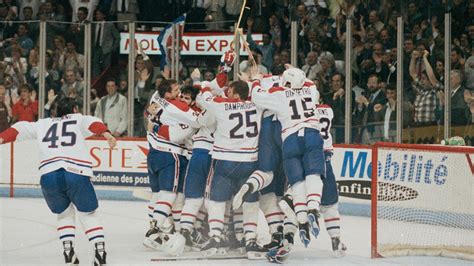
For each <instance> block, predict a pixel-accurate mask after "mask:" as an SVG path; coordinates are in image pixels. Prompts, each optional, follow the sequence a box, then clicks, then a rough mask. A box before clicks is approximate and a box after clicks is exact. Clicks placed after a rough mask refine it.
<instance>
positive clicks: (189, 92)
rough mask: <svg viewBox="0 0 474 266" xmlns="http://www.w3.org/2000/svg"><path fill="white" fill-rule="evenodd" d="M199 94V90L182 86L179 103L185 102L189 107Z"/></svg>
mask: <svg viewBox="0 0 474 266" xmlns="http://www.w3.org/2000/svg"><path fill="white" fill-rule="evenodd" d="M198 93H199V89H197V88H194V87H192V86H184V87H182V88H181V95H180V98H181V101H183V102H186V103H187V104H188V105H189V106H192V105H193V104H194V102H195V101H196V96H197V95H198Z"/></svg>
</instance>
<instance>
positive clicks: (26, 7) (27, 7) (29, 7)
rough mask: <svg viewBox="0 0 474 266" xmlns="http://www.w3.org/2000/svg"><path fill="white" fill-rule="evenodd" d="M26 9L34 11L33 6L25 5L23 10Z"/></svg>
mask: <svg viewBox="0 0 474 266" xmlns="http://www.w3.org/2000/svg"><path fill="white" fill-rule="evenodd" d="M26 9H30V10H31V11H33V8H32V7H31V6H25V7H23V11H25V10H26Z"/></svg>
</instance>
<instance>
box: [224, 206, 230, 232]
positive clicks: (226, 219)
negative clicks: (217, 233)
mask: <svg viewBox="0 0 474 266" xmlns="http://www.w3.org/2000/svg"><path fill="white" fill-rule="evenodd" d="M231 209H232V207H231V203H230V201H228V202H226V204H225V214H224V231H226V232H227V231H229V224H230V215H231V214H230V211H231Z"/></svg>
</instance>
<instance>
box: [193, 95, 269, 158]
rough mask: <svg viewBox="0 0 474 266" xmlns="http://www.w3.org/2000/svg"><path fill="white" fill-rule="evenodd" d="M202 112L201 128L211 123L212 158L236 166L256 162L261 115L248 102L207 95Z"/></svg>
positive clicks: (259, 111) (254, 106) (260, 112)
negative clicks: (213, 125)
mask: <svg viewBox="0 0 474 266" xmlns="http://www.w3.org/2000/svg"><path fill="white" fill-rule="evenodd" d="M205 101H206V103H203V104H202V106H203V107H205V109H206V111H205V112H203V113H202V116H201V117H199V118H198V121H199V122H200V123H201V124H202V125H204V126H208V125H212V124H214V122H215V126H216V131H215V132H214V145H213V147H212V151H211V154H212V158H214V159H219V160H227V161H237V162H254V161H257V160H258V134H259V131H260V125H261V120H262V119H261V118H262V111H261V110H260V109H258V108H257V106H256V105H255V104H254V103H252V102H250V101H239V100H233V99H228V98H223V97H212V95H211V94H210V93H207V99H206V100H205Z"/></svg>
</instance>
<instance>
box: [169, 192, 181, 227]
mask: <svg viewBox="0 0 474 266" xmlns="http://www.w3.org/2000/svg"><path fill="white" fill-rule="evenodd" d="M183 205H184V194H183V193H178V195H177V196H176V199H175V201H174V203H173V208H172V211H171V213H172V215H173V222H174V229H175V230H176V231H178V232H179V230H180V229H181V223H180V220H181V211H182V210H183Z"/></svg>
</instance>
